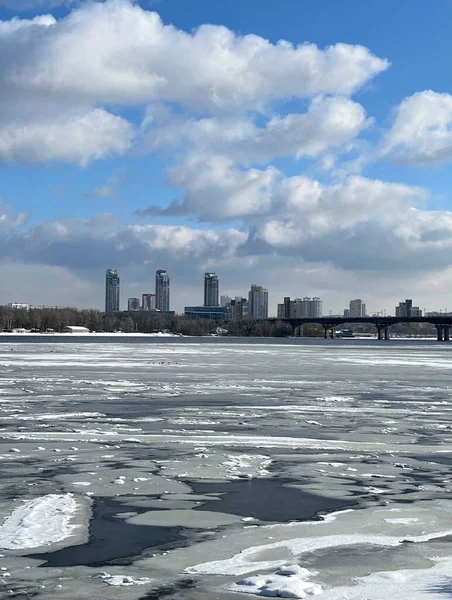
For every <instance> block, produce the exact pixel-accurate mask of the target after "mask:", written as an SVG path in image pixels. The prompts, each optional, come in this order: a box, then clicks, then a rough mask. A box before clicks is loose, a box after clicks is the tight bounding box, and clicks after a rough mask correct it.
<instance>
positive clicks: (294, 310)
mask: <svg viewBox="0 0 452 600" xmlns="http://www.w3.org/2000/svg"><path fill="white" fill-rule="evenodd" d="M277 315H278V318H279V319H318V318H319V317H321V316H322V301H321V300H320V298H317V297H314V298H309V297H308V296H305V297H304V298H303V299H301V298H295V299H294V300H291V299H290V298H289V297H286V298H284V303H283V304H278V312H277Z"/></svg>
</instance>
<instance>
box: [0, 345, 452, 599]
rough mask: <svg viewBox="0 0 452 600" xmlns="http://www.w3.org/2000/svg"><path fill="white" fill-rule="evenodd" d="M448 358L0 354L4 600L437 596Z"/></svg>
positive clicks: (439, 352)
mask: <svg viewBox="0 0 452 600" xmlns="http://www.w3.org/2000/svg"><path fill="white" fill-rule="evenodd" d="M451 411H452V346H449V345H448V344H444V345H441V344H438V343H436V342H432V341H429V342H381V343H380V342H377V341H375V340H369V341H357V340H343V341H340V340H331V341H327V342H324V341H323V340H322V341H313V340H307V341H304V340H285V341H284V340H283V341H275V340H270V341H269V340H260V341H257V340H232V339H230V340H227V339H226V340H208V339H204V340H196V339H190V340H187V339H185V340H184V339H182V340H179V339H177V340H174V339H168V340H166V339H157V340H156V339H146V338H130V339H128V338H122V339H114V340H110V339H107V338H106V339H101V338H89V339H86V340H83V339H80V338H58V337H57V336H55V337H54V338H51V339H50V338H35V341H30V340H28V339H27V338H24V339H22V340H20V341H18V340H16V338H10V339H8V340H6V341H5V340H3V341H2V342H1V343H0V419H1V423H0V469H1V484H0V553H1V554H0V569H1V571H0V597H1V598H8V597H11V598H20V599H21V600H25V599H28V598H37V599H46V600H57V599H61V600H63V599H71V600H72V599H74V600H75V599H83V600H93V599H95V600H113V599H114V600H116V599H118V598H124V599H127V600H128V599H130V600H132V599H133V600H135V599H143V600H145V599H147V600H154V599H155V600H157V599H158V600H160V599H161V600H165V599H168V600H169V599H174V600H176V599H177V600H182V599H183V600H214V599H218V600H239V599H240V598H244V599H245V600H246V598H249V599H251V598H253V597H259V596H270V597H278V596H279V597H292V598H310V597H313V596H316V597H317V598H319V599H321V600H339V599H340V600H346V599H347V600H364V599H366V600H382V599H384V600H400V599H401V598H410V600H436V599H438V600H439V599H442V600H444V598H447V597H451V595H452V575H451V573H452V492H451V490H452V474H451V465H452V420H451Z"/></svg>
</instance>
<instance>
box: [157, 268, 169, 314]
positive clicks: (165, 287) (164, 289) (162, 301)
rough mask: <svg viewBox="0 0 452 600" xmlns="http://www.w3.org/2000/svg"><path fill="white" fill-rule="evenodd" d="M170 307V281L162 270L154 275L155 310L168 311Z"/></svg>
mask: <svg viewBox="0 0 452 600" xmlns="http://www.w3.org/2000/svg"><path fill="white" fill-rule="evenodd" d="M169 307H170V280H169V277H168V273H167V272H166V271H165V270H164V269H158V271H156V273H155V308H156V310H162V311H169V309H170V308H169Z"/></svg>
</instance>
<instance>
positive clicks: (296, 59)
mask: <svg viewBox="0 0 452 600" xmlns="http://www.w3.org/2000/svg"><path fill="white" fill-rule="evenodd" d="M451 22H452V2H450V0H435V2H428V1H427V0H397V2H394V1H393V0H378V1H377V0H366V2H363V1H362V0H347V2H337V0H320V1H319V0H278V2H277V3H276V2H274V0H259V1H257V0H246V2H243V0H223V1H221V2H219V1H218V2H213V1H212V0H141V1H135V2H134V1H132V0H104V1H83V0H82V1H71V0H0V90H1V95H0V281H1V286H0V303H7V302H27V303H31V304H35V305H36V304H50V305H54V304H58V305H66V306H77V307H80V308H86V307H92V308H103V304H104V282H105V270H106V269H107V268H117V269H118V272H119V275H120V277H121V305H122V307H123V308H125V307H126V305H127V298H128V297H131V296H141V294H142V293H149V292H153V291H154V289H153V288H154V276H155V271H156V270H157V269H166V270H167V271H168V273H169V276H170V279H171V308H172V309H175V310H177V311H181V310H183V307H184V306H185V305H193V304H201V303H202V298H203V274H204V272H205V271H215V272H216V273H217V274H218V275H219V277H220V293H221V294H227V295H229V296H232V297H234V296H237V295H246V294H247V292H248V290H249V288H250V285H251V284H252V283H256V284H258V285H263V286H265V287H267V288H268V289H269V299H270V312H271V314H275V312H276V303H277V302H282V299H283V297H284V296H291V297H304V296H319V297H321V298H322V300H323V306H324V313H325V314H328V313H329V312H330V311H331V312H332V313H333V314H338V313H342V311H343V309H344V308H345V307H346V306H348V303H349V301H350V299H352V298H362V299H363V300H364V301H365V302H366V303H367V308H368V311H369V312H370V313H374V312H380V311H383V310H386V311H387V312H388V313H393V312H394V306H395V305H396V304H398V303H399V301H401V300H403V299H404V298H412V299H413V303H414V304H415V305H418V306H420V308H423V309H427V310H443V311H444V310H452V299H451V298H450V290H451V289H452V196H451V189H452V185H451V184H452V171H451V162H452V78H451V75H450V73H451V66H450V65H451V60H452V36H451V35H450V23H451Z"/></svg>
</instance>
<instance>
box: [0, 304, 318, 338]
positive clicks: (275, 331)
mask: <svg viewBox="0 0 452 600" xmlns="http://www.w3.org/2000/svg"><path fill="white" fill-rule="evenodd" d="M69 325H75V326H79V327H87V328H88V329H89V330H90V331H96V332H114V331H122V332H124V333H135V332H136V333H153V332H157V331H169V332H171V333H177V334H182V335H210V334H211V333H214V332H215V330H216V328H217V327H221V328H224V329H226V330H227V331H228V333H229V335H235V336H249V337H285V336H288V335H291V334H292V328H291V327H290V326H289V325H287V324H285V323H282V322H278V321H276V322H271V323H270V322H267V321H254V320H252V319H246V320H243V321H228V322H221V321H211V320H208V319H189V318H187V317H185V316H182V315H176V316H175V317H173V318H170V319H168V318H166V317H165V315H163V314H161V313H159V312H156V311H136V312H119V313H114V314H107V313H104V312H101V311H99V310H93V309H77V308H69V307H68V308H30V309H28V310H25V309H17V308H12V307H10V306H0V329H1V330H2V331H12V330H14V329H26V330H30V331H34V332H46V331H55V332H60V331H63V329H64V328H65V327H66V326H69ZM313 329H315V328H313ZM321 332H323V329H322V330H321V331H320V330H319V332H318V335H320V333H321Z"/></svg>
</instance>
